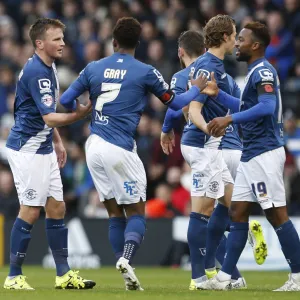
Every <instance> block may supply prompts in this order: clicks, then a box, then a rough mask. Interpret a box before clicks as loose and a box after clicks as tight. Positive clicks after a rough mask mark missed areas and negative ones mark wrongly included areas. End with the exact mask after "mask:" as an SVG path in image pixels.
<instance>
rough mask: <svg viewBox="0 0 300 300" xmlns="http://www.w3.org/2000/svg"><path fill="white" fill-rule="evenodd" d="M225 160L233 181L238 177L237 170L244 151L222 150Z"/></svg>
mask: <svg viewBox="0 0 300 300" xmlns="http://www.w3.org/2000/svg"><path fill="white" fill-rule="evenodd" d="M222 153H223V158H224V161H225V163H226V165H227V168H228V170H229V172H230V174H231V177H232V179H233V181H234V180H235V177H236V172H237V168H238V166H239V164H240V161H241V156H242V151H241V150H231V149H222Z"/></svg>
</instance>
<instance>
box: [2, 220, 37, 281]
mask: <svg viewBox="0 0 300 300" xmlns="http://www.w3.org/2000/svg"><path fill="white" fill-rule="evenodd" d="M32 227H33V225H31V224H29V223H27V222H25V221H23V220H22V219H20V218H17V219H16V221H15V223H14V226H13V228H12V230H11V236H10V265H9V274H8V276H17V275H21V274H22V264H23V262H24V259H25V257H26V252H27V248H28V245H29V242H30V239H31V235H30V231H31V229H32Z"/></svg>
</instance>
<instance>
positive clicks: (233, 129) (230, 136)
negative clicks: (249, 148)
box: [220, 74, 243, 150]
mask: <svg viewBox="0 0 300 300" xmlns="http://www.w3.org/2000/svg"><path fill="white" fill-rule="evenodd" d="M227 79H228V84H229V90H230V92H229V94H230V95H232V96H234V97H236V98H240V97H241V90H240V88H239V86H238V85H237V84H236V82H235V81H234V79H233V78H232V77H231V76H230V75H229V74H227ZM220 149H232V150H242V149H243V144H242V141H241V138H240V135H239V125H237V124H231V125H229V126H228V127H227V128H226V133H225V135H224V137H223V138H222V140H221V144H220Z"/></svg>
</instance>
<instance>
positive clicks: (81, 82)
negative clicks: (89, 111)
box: [70, 64, 90, 94]
mask: <svg viewBox="0 0 300 300" xmlns="http://www.w3.org/2000/svg"><path fill="white" fill-rule="evenodd" d="M89 67H90V64H88V65H87V66H86V67H85V68H84V69H83V70H82V71H81V72H80V73H79V76H78V77H77V79H76V80H75V81H74V82H73V83H72V84H71V85H70V87H71V88H72V89H73V90H75V91H77V92H79V93H80V94H82V93H84V92H85V91H87V90H89Z"/></svg>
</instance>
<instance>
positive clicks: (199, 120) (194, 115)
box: [189, 101, 209, 134]
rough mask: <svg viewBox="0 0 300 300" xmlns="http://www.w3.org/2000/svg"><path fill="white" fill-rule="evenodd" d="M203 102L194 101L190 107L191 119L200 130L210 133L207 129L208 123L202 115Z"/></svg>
mask: <svg viewBox="0 0 300 300" xmlns="http://www.w3.org/2000/svg"><path fill="white" fill-rule="evenodd" d="M202 107H203V103H200V102H197V101H192V102H191V103H190V107H189V119H190V120H191V121H192V122H193V123H194V124H195V126H197V127H198V128H199V129H200V130H202V131H203V132H205V133H206V134H209V132H208V130H207V123H206V122H205V120H204V118H203V115H202V113H201V112H202Z"/></svg>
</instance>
